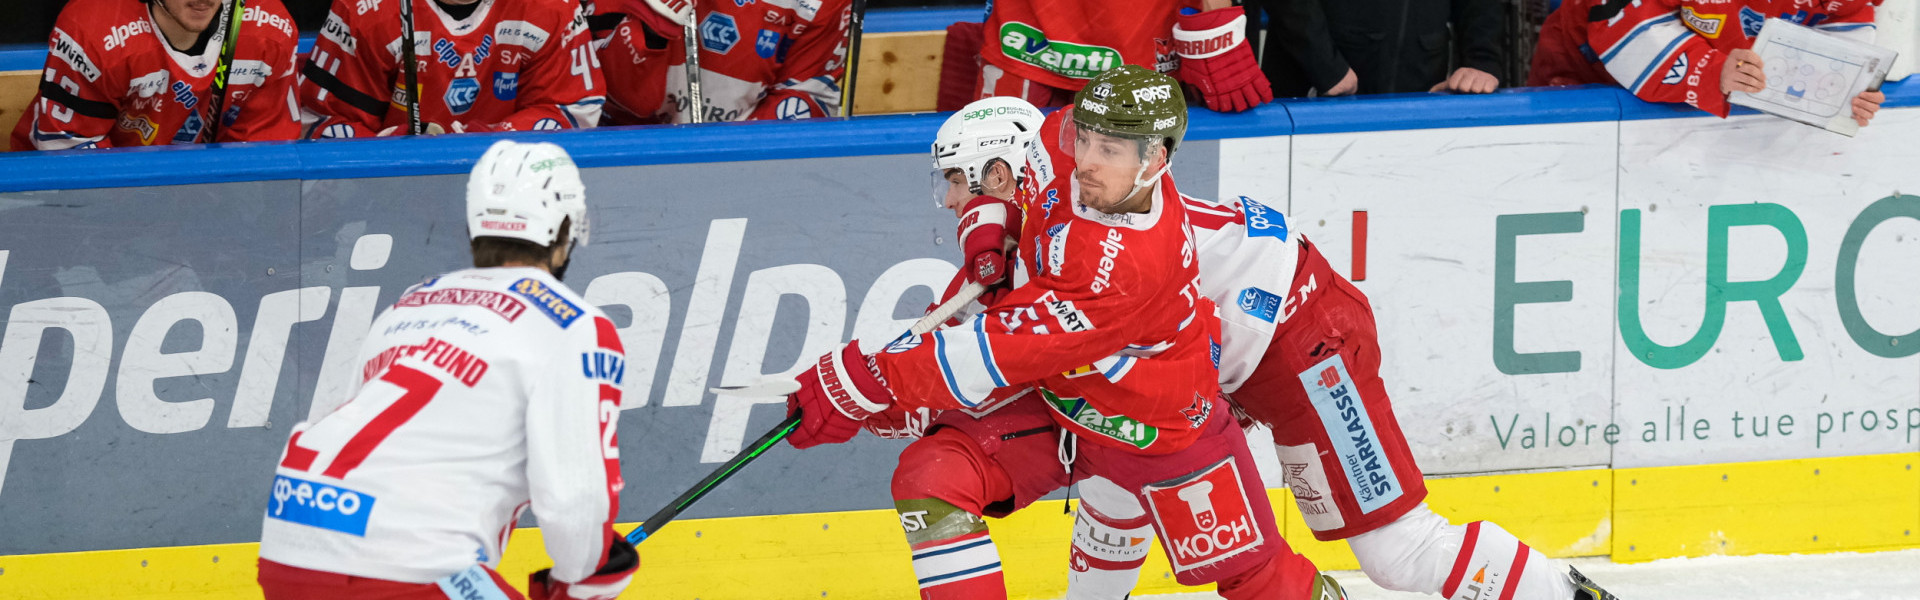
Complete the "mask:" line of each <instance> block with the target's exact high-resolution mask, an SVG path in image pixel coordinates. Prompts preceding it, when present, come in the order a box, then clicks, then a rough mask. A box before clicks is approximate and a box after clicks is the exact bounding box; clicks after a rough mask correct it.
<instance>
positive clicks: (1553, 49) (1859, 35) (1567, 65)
mask: <svg viewBox="0 0 1920 600" xmlns="http://www.w3.org/2000/svg"><path fill="white" fill-rule="evenodd" d="M1875 4H1879V0H1831V1H1829V2H1826V3H1824V4H1812V3H1807V2H1805V1H1804V0H1633V1H1631V2H1629V1H1628V0H1567V2H1565V3H1562V4H1561V5H1560V8H1559V9H1558V10H1555V11H1554V12H1553V14H1551V15H1548V16H1547V21H1546V24H1545V25H1544V26H1543V27H1542V28H1541V30H1540V44H1539V46H1538V47H1537V48H1536V49H1535V50H1534V53H1533V65H1532V68H1531V72H1530V73H1529V74H1528V75H1527V85H1577V84H1583V83H1605V84H1612V85H1620V86H1621V87H1624V88H1626V89H1627V91H1629V92H1633V95H1635V96H1639V97H1640V99H1642V100H1646V101H1648V102H1685V103H1687V104H1689V105H1692V106H1694V107H1695V108H1699V109H1700V110H1704V111H1707V112H1708V113H1711V114H1713V115H1714V116H1717V117H1726V116H1727V113H1728V111H1729V110H1731V108H1732V107H1731V105H1729V104H1728V103H1727V94H1729V93H1732V92H1735V91H1745V92H1758V91H1760V90H1763V89H1766V87H1767V74H1766V64H1765V62H1763V61H1762V60H1761V59H1760V55H1759V54H1756V53H1754V51H1753V50H1752V48H1753V40H1754V38H1755V37H1758V36H1759V35H1760V27H1761V25H1762V24H1763V23H1764V22H1765V21H1766V19H1767V18H1768V17H1778V18H1781V19H1785V20H1788V21H1792V22H1795V23H1799V24H1802V25H1807V26H1811V27H1813V28H1814V29H1815V30H1818V31H1821V32H1823V33H1826V34H1828V35H1833V36H1836V37H1841V38H1847V39H1852V40H1856V41H1860V42H1865V43H1872V42H1873V34H1874V26H1873V7H1874V5H1875ZM1622 82H1625V84H1624V85H1623V84H1622ZM1886 98H1887V96H1886V94H1883V93H1881V92H1879V91H1877V90H1873V91H1866V92H1862V93H1861V94H1860V95H1859V96H1857V97H1855V98H1854V99H1853V120H1854V122H1855V123H1859V124H1860V125H1861V126H1866V125H1867V123H1868V122H1869V121H1872V120H1873V115H1874V114H1875V113H1877V112H1879V111H1880V103H1881V102H1883V101H1885V100H1886Z"/></svg>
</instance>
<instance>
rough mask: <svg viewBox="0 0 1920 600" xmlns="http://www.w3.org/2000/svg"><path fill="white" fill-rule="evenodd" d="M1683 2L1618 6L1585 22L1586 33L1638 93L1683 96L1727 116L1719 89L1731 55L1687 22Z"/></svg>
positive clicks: (1663, 98) (1660, 98) (1653, 97)
mask: <svg viewBox="0 0 1920 600" xmlns="http://www.w3.org/2000/svg"><path fill="white" fill-rule="evenodd" d="M1609 4H1612V3H1609ZM1681 4H1682V2H1680V1H1679V0H1642V1H1640V2H1634V3H1631V4H1627V5H1624V6H1619V7H1618V9H1619V12H1618V13H1615V14H1613V15H1612V16H1611V17H1609V18H1606V19H1603V20H1597V21H1590V22H1589V23H1588V24H1587V27H1588V32H1587V39H1588V40H1589V43H1591V44H1592V46H1593V51H1594V53H1595V54H1597V55H1599V56H1600V62H1602V63H1604V64H1605V65H1606V68H1607V73H1608V74H1611V75H1613V78H1614V80H1616V81H1619V82H1620V85H1621V87H1624V88H1626V89H1627V91H1628V92H1632V93H1633V95H1635V96H1639V97H1640V99H1642V100H1646V101H1648V102H1685V103H1687V104H1689V105H1692V106H1694V107H1696V108H1699V109H1700V110H1704V111H1707V112H1708V113H1711V114H1713V115H1714V116H1718V117H1725V116H1727V111H1728V110H1729V108H1730V107H1729V106H1728V104H1727V95H1726V94H1724V93H1721V92H1720V69H1721V66H1722V65H1724V64H1726V59H1727V55H1726V53H1724V52H1721V51H1720V50H1719V49H1717V48H1715V47H1714V46H1713V44H1712V43H1710V40H1708V39H1707V38H1704V37H1701V36H1700V34H1698V33H1695V32H1694V31H1693V30H1692V29H1690V28H1688V27H1687V24H1686V22H1685V21H1683V20H1682V17H1683V16H1686V15H1683V14H1682V13H1683V12H1685V10H1683V7H1682V6H1681ZM1603 8H1613V7H1612V6H1606V7H1603ZM1689 10H1690V9H1689ZM1594 16H1595V17H1599V16H1605V15H1594Z"/></svg>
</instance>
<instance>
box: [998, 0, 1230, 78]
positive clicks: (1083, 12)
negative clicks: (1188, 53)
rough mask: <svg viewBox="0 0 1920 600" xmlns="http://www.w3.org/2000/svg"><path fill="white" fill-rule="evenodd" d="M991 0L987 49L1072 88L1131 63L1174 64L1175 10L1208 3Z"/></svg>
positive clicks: (1020, 70)
mask: <svg viewBox="0 0 1920 600" xmlns="http://www.w3.org/2000/svg"><path fill="white" fill-rule="evenodd" d="M990 6H991V9H990V10H989V11H988V13H987V23H986V26H985V27H982V28H981V30H982V31H983V33H984V34H985V39H983V40H982V43H981V45H980V57H981V58H983V59H986V61H987V62H989V63H992V64H993V65H994V66H996V67H1000V68H1001V69H1005V70H1006V71H1007V72H1009V73H1013V74H1015V75H1019V76H1021V77H1024V78H1026V79H1029V80H1032V81H1038V82H1040V83H1043V84H1046V85H1048V86H1052V87H1055V88H1059V89H1063V90H1069V91H1072V90H1079V89H1080V88H1081V87H1083V86H1085V85H1086V84H1087V80H1088V79H1092V78H1093V76H1094V75H1098V74H1100V72H1101V71H1105V70H1107V69H1111V68H1114V67H1118V66H1120V65H1123V64H1124V65H1140V66H1143V67H1148V68H1152V69H1154V70H1157V71H1160V72H1162V73H1167V72H1171V71H1172V70H1173V68H1174V65H1175V64H1177V63H1176V62H1175V61H1176V60H1177V59H1176V58H1175V57H1174V53H1173V21H1174V17H1176V16H1178V13H1179V11H1180V9H1181V8H1183V7H1187V8H1196V9H1197V8H1200V5H1199V3H1198V2H1197V1H1195V0H1145V1H1139V2H1111V1H1107V0H999V1H996V2H993V3H991V4H990Z"/></svg>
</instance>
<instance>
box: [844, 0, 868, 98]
mask: <svg viewBox="0 0 1920 600" xmlns="http://www.w3.org/2000/svg"><path fill="white" fill-rule="evenodd" d="M866 22H867V0H853V14H852V16H851V18H850V19H849V20H848V22H847V64H846V69H847V74H846V76H845V77H843V78H842V79H844V80H845V82H844V83H842V84H841V85H840V116H842V117H851V116H853V96H854V90H855V89H856V88H858V87H859V81H858V77H859V74H860V32H861V31H863V30H865V29H866Z"/></svg>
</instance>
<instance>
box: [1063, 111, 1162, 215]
mask: <svg viewBox="0 0 1920 600" xmlns="http://www.w3.org/2000/svg"><path fill="white" fill-rule="evenodd" d="M1073 146H1074V151H1073V156H1074V160H1075V167H1074V170H1073V178H1074V181H1076V182H1078V183H1079V184H1080V203H1081V204H1085V205H1087V207H1089V208H1092V209H1094V210H1097V211H1100V212H1107V213H1110V212H1116V211H1118V210H1119V207H1120V204H1121V203H1123V202H1125V201H1126V200H1127V192H1130V191H1132V190H1133V182H1134V178H1135V177H1139V176H1140V171H1141V169H1142V168H1143V167H1145V166H1146V165H1145V164H1144V161H1142V160H1141V157H1140V142H1139V141H1138V140H1130V139H1126V138H1119V137H1114V136H1110V135H1106V134H1102V133H1098V132H1094V131H1088V130H1086V129H1077V130H1075V131H1074V136H1073Z"/></svg>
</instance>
